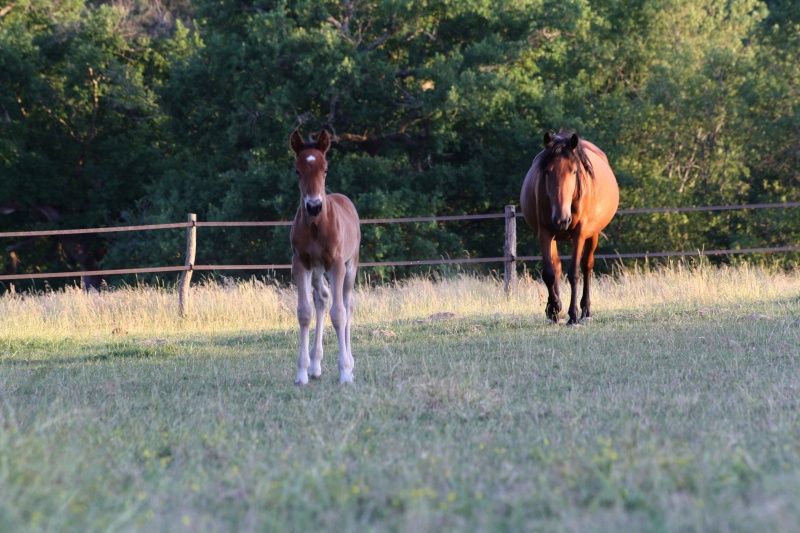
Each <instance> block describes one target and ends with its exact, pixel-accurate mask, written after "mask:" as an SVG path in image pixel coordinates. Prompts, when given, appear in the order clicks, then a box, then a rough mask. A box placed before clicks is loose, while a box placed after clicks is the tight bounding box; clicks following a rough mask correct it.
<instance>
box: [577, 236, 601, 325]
mask: <svg viewBox="0 0 800 533" xmlns="http://www.w3.org/2000/svg"><path fill="white" fill-rule="evenodd" d="M599 240H600V238H599V235H594V236H592V237H589V238H588V239H586V244H585V245H584V248H583V257H581V268H582V269H583V298H581V320H592V312H591V310H590V308H591V306H592V301H591V298H589V286H590V284H591V279H592V270H594V251H595V250H596V249H597V243H598V241H599Z"/></svg>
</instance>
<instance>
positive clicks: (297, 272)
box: [292, 268, 311, 385]
mask: <svg viewBox="0 0 800 533" xmlns="http://www.w3.org/2000/svg"><path fill="white" fill-rule="evenodd" d="M292 271H293V274H294V279H295V283H296V284H297V322H298V323H299V324H300V354H299V356H298V358H297V379H295V385H305V384H307V383H308V367H309V365H310V363H311V360H310V357H309V354H308V337H309V330H310V328H311V302H310V301H309V297H310V294H309V292H310V289H311V286H310V283H309V282H310V278H311V273H310V272H308V271H307V270H305V269H303V268H297V269H295V268H293V269H292Z"/></svg>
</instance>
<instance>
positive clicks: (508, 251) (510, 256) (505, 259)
mask: <svg viewBox="0 0 800 533" xmlns="http://www.w3.org/2000/svg"><path fill="white" fill-rule="evenodd" d="M792 207H800V202H781V203H762V204H745V205H725V206H696V207H656V208H632V209H619V210H618V211H617V214H620V215H626V214H644V213H683V212H702V211H732V210H743V209H776V208H792ZM520 216H522V214H521V213H517V212H516V211H515V208H514V206H507V207H506V212H505V213H497V214H494V213H489V214H481V215H448V216H428V217H406V218H373V219H364V220H362V221H361V223H362V224H398V223H417V222H452V221H469V220H490V219H506V221H507V223H506V243H505V246H504V252H505V255H504V256H502V257H480V258H457V259H449V258H448V259H445V258H440V259H420V260H407V261H379V262H363V263H359V266H360V267H395V266H430V265H455V264H477V263H505V264H506V273H507V275H508V273H509V272H511V271H512V270H513V269H509V265H512V266H513V264H514V263H516V262H518V261H540V260H541V256H517V255H515V252H516V235H515V232H516V229H512V228H515V225H514V224H510V223H509V219H510V220H513V219H515V218H516V217H520ZM291 224H292V222H291V221H263V222H224V221H220V222H214V221H197V220H196V219H195V218H194V217H193V215H190V217H189V220H188V221H187V222H177V223H169V224H148V225H138V226H117V227H107V228H86V229H67V230H43V231H14V232H0V238H1V237H6V238H13V237H44V236H56V235H79V234H96V233H112V232H125V231H147V230H160V229H178V228H184V229H186V230H187V233H188V235H190V237H188V238H187V239H188V240H187V262H186V264H184V265H180V266H164V267H143V268H124V269H113V270H91V271H73V272H39V273H34V274H9V275H5V274H4V275H0V281H12V280H24V279H30V280H33V279H46V278H69V277H83V276H111V275H123V274H153V273H162V272H181V273H182V280H183V279H190V274H191V272H192V271H227V270H285V269H290V268H291V265H289V264H262V265H196V264H194V257H191V260H189V255H188V254H190V246H193V245H192V239H194V238H195V237H194V234H195V228H197V227H270V226H271V227H275V226H291ZM509 232H513V233H514V236H513V238H512V239H511V241H509ZM796 251H800V246H794V245H787V246H777V247H772V248H767V247H763V248H742V249H731V250H690V251H674V252H669V251H667V252H637V253H614V254H596V255H595V258H596V259H612V260H613V259H648V258H665V257H693V256H711V255H737V254H751V253H752V254H755V253H776V252H796ZM191 255H193V252H191ZM564 260H566V261H568V260H569V257H565V258H564ZM513 271H514V272H515V270H513ZM187 273H188V275H187ZM182 285H188V281H187V282H186V283H185V284H184V283H183V282H182ZM506 286H508V284H506ZM182 290H185V288H184V289H182Z"/></svg>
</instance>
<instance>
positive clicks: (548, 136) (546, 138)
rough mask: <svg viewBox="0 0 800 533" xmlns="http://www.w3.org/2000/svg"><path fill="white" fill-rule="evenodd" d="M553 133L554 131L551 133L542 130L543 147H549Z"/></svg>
mask: <svg viewBox="0 0 800 533" xmlns="http://www.w3.org/2000/svg"><path fill="white" fill-rule="evenodd" d="M553 135H555V133H553V132H552V131H546V132H544V147H545V148H550V145H551V144H553Z"/></svg>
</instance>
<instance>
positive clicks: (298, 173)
mask: <svg viewBox="0 0 800 533" xmlns="http://www.w3.org/2000/svg"><path fill="white" fill-rule="evenodd" d="M294 173H295V174H297V177H298V178H299V177H300V171H299V170H297V169H294Z"/></svg>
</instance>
